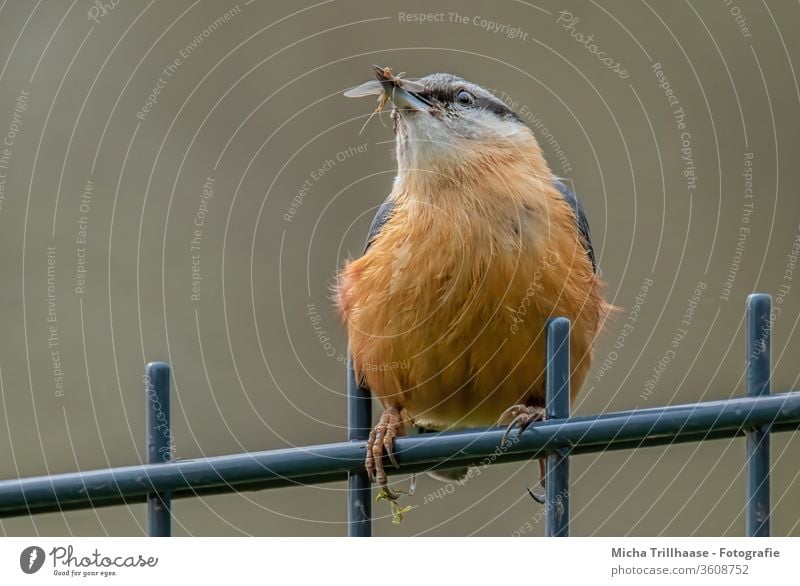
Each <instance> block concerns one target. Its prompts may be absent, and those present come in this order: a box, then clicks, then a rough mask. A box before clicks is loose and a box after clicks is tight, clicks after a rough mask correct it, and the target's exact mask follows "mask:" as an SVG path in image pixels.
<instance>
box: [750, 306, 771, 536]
mask: <svg viewBox="0 0 800 586" xmlns="http://www.w3.org/2000/svg"><path fill="white" fill-rule="evenodd" d="M771 302H772V299H771V298H770V296H769V295H763V294H755V295H750V296H748V297H747V396H748V397H766V396H769V394H770V334H771V332H770V330H771V325H772V324H771V322H770V306H771ZM769 434H770V425H769V423H765V424H762V425H759V426H755V427H753V428H751V429H749V430H748V431H747V522H746V526H747V535H748V536H750V537H769V534H770V527H769V517H770V495H769V468H770V457H769V443H770V442H769Z"/></svg>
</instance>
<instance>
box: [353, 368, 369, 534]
mask: <svg viewBox="0 0 800 586" xmlns="http://www.w3.org/2000/svg"><path fill="white" fill-rule="evenodd" d="M371 427H372V397H371V396H370V393H369V391H368V390H367V389H365V388H363V387H362V386H361V385H359V384H358V381H357V380H356V376H355V372H354V371H353V360H352V356H350V355H349V353H348V358H347V439H348V440H350V441H351V442H358V443H359V445H364V442H366V441H367V438H368V437H369V431H370V428H371ZM364 456H366V453H364ZM362 461H363V457H362ZM347 535H348V536H349V537H370V536H371V535H372V489H371V487H370V482H369V477H368V476H367V472H366V469H365V468H364V467H363V466H362V467H361V469H360V470H353V471H350V472H348V473H347Z"/></svg>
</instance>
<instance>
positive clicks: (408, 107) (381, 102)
mask: <svg viewBox="0 0 800 586" xmlns="http://www.w3.org/2000/svg"><path fill="white" fill-rule="evenodd" d="M372 68H373V70H374V72H375V77H376V79H375V80H373V81H368V82H366V83H362V84H361V85H359V86H357V87H354V88H352V89H350V90H347V91H346V92H345V93H344V95H345V97H347V98H362V97H365V96H378V106H377V108H375V110H374V111H373V112H372V114H370V116H369V118H367V121H366V122H365V123H364V126H362V127H361V130H360V131H359V134H361V132H363V131H364V128H366V126H367V124H368V123H369V121H370V120H372V117H373V116H374V115H375V114H377V113H379V112H381V111H382V110H383V109H384V108H385V107H386V103H387V102H388V101H389V100H391V101H392V102H393V103H394V105H395V106H396V107H397V108H398V109H399V110H405V111H425V110H427V109H428V108H430V107H432V106H433V104H432V103H431V102H430V101H429V100H427V99H425V98H424V97H422V95H421V94H422V92H424V91H425V87H424V86H423V85H421V84H419V83H417V82H415V81H412V80H410V79H403V78H402V76H403V74H402V73H399V74H398V75H394V74H392V68H391V67H379V66H377V65H373V66H372Z"/></svg>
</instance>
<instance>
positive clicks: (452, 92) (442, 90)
mask: <svg viewBox="0 0 800 586" xmlns="http://www.w3.org/2000/svg"><path fill="white" fill-rule="evenodd" d="M462 91H465V92H468V93H469V94H471V95H472V97H473V100H474V101H473V103H472V104H471V105H470V106H469V107H470V108H478V109H482V110H486V111H488V112H492V113H493V114H495V115H497V116H500V117H504V118H511V119H514V120H517V121H519V122H522V119H521V118H520V117H519V116H518V115H517V113H516V112H514V111H513V110H512V109H511V108H509V107H508V106H506V105H505V104H504V103H503V102H501V101H500V100H498V99H497V98H494V97H490V96H486V95H483V93H482V92H473V91H471V90H470V89H469V88H467V87H465V86H462V85H460V84H459V85H455V84H448V85H445V86H441V85H431V86H428V87H427V88H426V89H425V92H423V93H421V95H422V96H423V97H425V98H428V99H431V100H435V101H436V102H439V103H441V104H444V105H445V106H448V105H450V104H459V102H458V94H459V92H462Z"/></svg>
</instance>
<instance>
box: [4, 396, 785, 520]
mask: <svg viewBox="0 0 800 586" xmlns="http://www.w3.org/2000/svg"><path fill="white" fill-rule="evenodd" d="M764 424H774V425H773V428H772V431H773V433H776V432H779V431H785V430H789V429H797V428H798V427H800V392H793V393H783V394H774V395H771V396H769V397H756V398H751V397H746V398H739V399H730V400H727V401H709V402H705V403H695V404H689V405H676V406H670V407H657V408H651V409H642V410H638V411H626V412H619V413H608V414H603V415H592V416H585V417H573V418H570V419H567V420H560V421H542V422H540V423H535V424H533V425H531V426H530V427H529V428H528V430H527V431H526V432H525V433H524V434H522V436H521V437H520V438H519V441H517V442H516V443H514V442H509V444H507V446H506V448H505V450H502V449H500V448H499V445H500V439H501V437H502V435H503V431H502V430H498V429H492V430H476V431H471V432H457V433H441V434H423V435H415V436H408V437H402V438H398V439H397V440H395V448H396V452H395V453H396V456H397V459H398V461H399V463H400V468H399V469H394V468H392V467H387V471H388V472H389V473H390V474H409V473H412V472H419V471H421V470H426V469H430V468H431V467H432V466H433V465H437V464H438V465H440V467H442V468H444V467H448V468H449V467H459V466H463V465H464V464H469V463H476V464H479V463H480V462H481V460H482V459H484V458H489V457H493V462H495V463H501V462H511V461H518V460H525V459H528V458H532V457H537V456H539V455H541V456H544V455H545V454H544V452H545V451H547V450H552V449H553V448H569V449H570V452H571V453H572V454H579V453H590V452H600V451H604V450H608V449H615V448H619V449H630V448H633V447H645V446H648V445H663V444H667V443H681V442H684V441H698V440H701V439H706V438H708V439H711V438H721V437H734V436H737V435H741V434H742V433H743V432H744V430H745V429H750V428H752V427H754V426H758V425H764ZM442 462H446V463H445V464H444V465H441V464H442ZM363 465H364V443H361V442H340V443H332V444H323V445H318V446H308V447H301V448H290V449H284V450H272V451H266V452H252V453H244V454H234V455H229V456H214V457H210V458H202V459H197V460H176V461H173V462H171V463H169V464H144V465H139V466H126V467H121V468H111V469H102V470H90V471H86V472H73V473H68V474H59V475H53V476H39V477H33V478H21V479H14V480H4V481H0V516H2V517H10V516H16V515H28V514H31V513H36V512H47V511H58V510H72V509H80V508H89V507H99V506H110V505H116V504H122V503H126V502H127V503H133V502H144V500H145V498H146V495H147V494H148V493H152V492H163V491H167V490H171V491H173V493H172V497H173V498H185V497H189V496H202V495H207V494H222V493H229V492H234V491H242V490H260V489H264V488H277V487H281V486H291V485H297V484H302V485H307V484H318V483H321V482H328V481H335V480H344V479H345V478H346V475H347V473H348V472H353V471H358V470H360V469H361V467H362V466H363Z"/></svg>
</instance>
